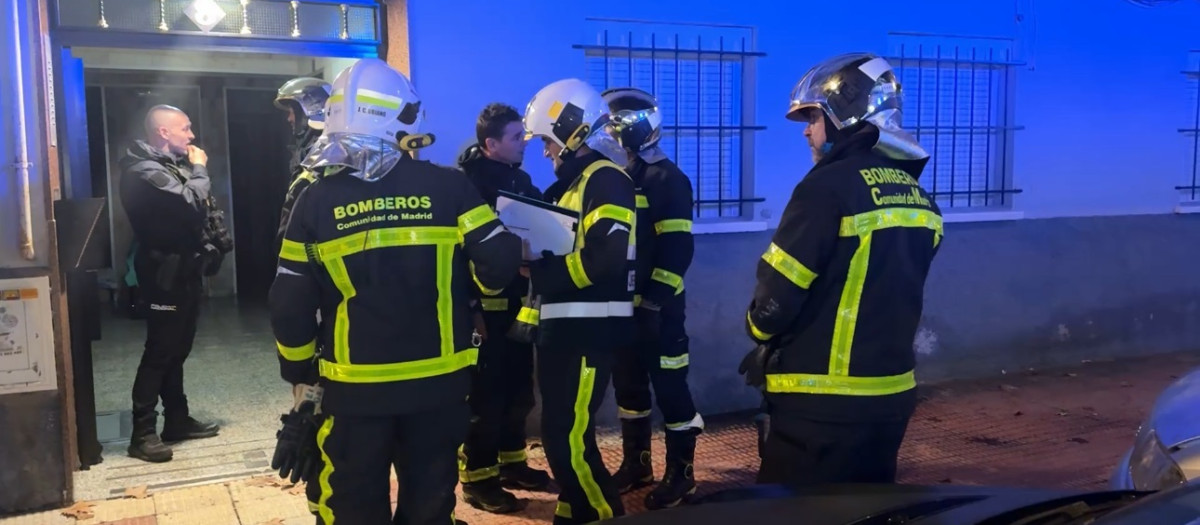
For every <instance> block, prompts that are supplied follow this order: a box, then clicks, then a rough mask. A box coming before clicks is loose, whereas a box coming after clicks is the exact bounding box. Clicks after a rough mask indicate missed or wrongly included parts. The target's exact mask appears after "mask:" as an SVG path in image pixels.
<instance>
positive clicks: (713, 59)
mask: <svg viewBox="0 0 1200 525" xmlns="http://www.w3.org/2000/svg"><path fill="white" fill-rule="evenodd" d="M588 22H589V30H590V31H589V32H590V33H592V34H595V35H596V41H595V42H594V43H592V44H580V45H576V46H575V48H576V49H581V50H583V51H584V56H585V61H586V67H587V81H588V82H589V83H590V84H591V85H592V86H593V87H595V88H596V89H598V90H600V91H604V90H605V89H608V88H614V87H635V88H638V89H643V90H645V91H647V92H649V93H651V94H653V95H654V96H655V97H656V98H657V99H658V103H659V110H660V111H662V114H663V127H662V139H661V141H660V142H659V146H660V147H661V148H662V149H663V151H664V152H665V153H666V154H667V156H668V157H670V158H671V160H673V161H674V162H675V163H676V164H677V165H678V166H679V168H680V169H681V170H683V172H684V173H686V174H687V175H688V177H689V178H690V179H691V181H692V189H693V191H694V192H695V194H694V196H693V198H694V199H695V211H694V216H695V217H696V218H742V217H748V216H749V215H750V206H749V203H752V202H761V201H762V200H763V199H761V198H753V197H748V195H752V192H753V180H752V177H751V176H748V171H749V169H748V167H747V166H748V165H749V162H748V160H749V157H750V156H751V152H752V150H751V148H752V143H753V141H752V139H751V137H750V134H751V133H753V132H754V131H757V130H762V129H765V128H763V127H762V126H754V125H752V120H753V111H752V110H750V109H749V107H748V105H747V102H748V100H749V99H748V98H747V96H746V93H747V91H749V90H752V89H753V82H752V80H751V78H750V77H751V76H752V72H753V67H752V65H751V60H752V59H753V58H755V57H759V56H763V53H759V52H755V51H754V50H753V46H754V34H753V29H752V28H747V27H735V26H711V25H693V24H669V23H661V24H660V23H650V22H628V21H616V20H599V19H590V20H589V21H588Z"/></svg>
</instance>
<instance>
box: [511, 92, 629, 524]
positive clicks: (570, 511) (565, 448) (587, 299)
mask: <svg viewBox="0 0 1200 525" xmlns="http://www.w3.org/2000/svg"><path fill="white" fill-rule="evenodd" d="M607 116H608V108H607V106H606V104H605V102H604V98H603V97H601V96H600V93H599V92H598V91H596V90H595V89H594V88H592V87H591V86H589V85H588V84H587V83H585V82H583V81H582V80H578V79H566V80H560V81H558V82H555V83H553V84H550V85H548V86H546V87H544V88H542V90H541V91H539V92H538V93H537V94H536V95H534V97H533V100H531V101H530V102H529V106H528V107H527V108H526V110H525V130H526V137H528V138H533V137H541V139H542V142H543V144H544V146H545V155H546V157H547V158H549V159H551V160H552V161H553V163H554V172H555V175H556V176H557V177H558V179H559V180H560V181H568V182H567V183H566V186H565V190H564V191H563V193H562V195H561V196H560V197H559V198H558V199H557V205H558V206H560V207H563V208H567V209H569V210H573V211H575V212H577V213H578V214H579V222H578V224H577V225H576V233H575V245H574V249H573V250H572V251H571V252H569V253H567V254H565V255H555V254H552V253H549V252H544V253H542V254H540V255H541V257H540V258H538V259H537V260H534V261H532V262H531V263H530V265H529V270H528V273H529V277H530V280H531V282H532V286H533V292H534V294H535V295H538V296H540V298H541V300H540V307H539V314H538V315H539V322H538V325H537V346H536V347H537V362H538V370H537V373H538V377H537V379H538V386H539V388H540V391H541V396H542V444H543V446H544V447H545V451H546V459H547V461H548V462H549V464H550V470H551V472H552V473H553V475H554V479H555V480H556V481H557V482H558V485H559V487H561V489H562V490H561V492H560V494H559V497H558V505H557V507H556V508H555V513H554V523H556V524H564V523H590V522H592V521H596V520H602V519H608V518H612V517H615V516H621V515H623V514H624V507H623V506H622V504H621V499H620V497H619V496H618V494H617V490H616V486H614V485H613V482H612V477H611V475H610V474H609V472H608V470H607V469H606V468H605V466H604V463H603V461H602V460H601V457H600V449H599V448H598V447H597V446H596V433H595V422H594V421H593V419H592V417H593V415H594V414H595V413H596V410H597V409H598V408H600V404H601V402H603V400H604V392H605V390H606V389H607V388H608V381H609V376H610V375H611V373H612V365H613V360H614V357H615V352H616V350H617V349H618V348H621V347H622V346H625V345H628V344H631V343H632V342H633V340H632V339H633V338H632V334H633V329H634V323H633V287H634V275H633V271H634V257H635V256H636V251H635V242H636V237H635V236H634V228H635V216H634V213H635V211H634V209H635V208H634V207H635V201H636V199H635V196H634V195H635V193H634V187H633V181H632V180H630V178H629V176H628V175H626V174H625V172H624V170H623V168H622V166H624V165H625V152H624V150H622V149H621V146H620V144H617V142H616V140H615V139H613V138H612V137H611V136H610V135H609V134H608V133H607V132H606V130H605V127H606V124H607ZM534 257H537V255H534Z"/></svg>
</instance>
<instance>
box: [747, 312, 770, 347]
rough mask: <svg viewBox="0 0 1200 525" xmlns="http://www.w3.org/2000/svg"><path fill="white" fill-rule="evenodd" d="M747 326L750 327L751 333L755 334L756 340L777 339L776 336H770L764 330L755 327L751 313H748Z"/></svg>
mask: <svg viewBox="0 0 1200 525" xmlns="http://www.w3.org/2000/svg"><path fill="white" fill-rule="evenodd" d="M746 325H747V326H749V327H750V333H751V334H754V337H755V338H756V339H759V340H762V341H766V340H768V339H770V338H772V337H775V334H768V333H766V332H764V331H762V330H759V329H758V327H757V326H754V320H753V319H751V318H750V312H746Z"/></svg>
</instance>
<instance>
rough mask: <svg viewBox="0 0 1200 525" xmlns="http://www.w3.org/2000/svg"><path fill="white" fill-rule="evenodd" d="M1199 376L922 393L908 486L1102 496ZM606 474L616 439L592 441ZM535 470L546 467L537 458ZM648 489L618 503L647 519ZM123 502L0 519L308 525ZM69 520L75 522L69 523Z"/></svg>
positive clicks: (753, 462) (728, 425) (1159, 362)
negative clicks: (1097, 492) (1158, 403)
mask: <svg viewBox="0 0 1200 525" xmlns="http://www.w3.org/2000/svg"><path fill="white" fill-rule="evenodd" d="M1195 366H1200V355H1198V354H1176V355H1167V356H1157V357H1153V358H1144V359H1135V360H1121V361H1111V362H1096V363H1082V364H1080V365H1078V366H1075V367H1072V368H1070V369H1059V370H1045V371H1030V370H1026V371H1009V373H1008V374H1006V375H1004V376H1002V377H999V378H994V379H989V380H983V381H972V382H957V383H949V384H943V385H938V386H934V387H925V388H923V390H922V398H923V401H922V403H921V405H920V407H919V409H918V411H917V414H916V416H915V417H914V418H913V421H912V424H911V425H910V427H909V432H908V435H907V438H906V440H905V443H904V447H903V448H902V450H901V457H900V461H901V466H900V477H901V480H902V481H903V482H907V483H959V484H998V485H1010V486H1020V485H1030V484H1034V485H1036V486H1045V487H1080V488H1100V487H1103V486H1104V484H1105V483H1106V481H1107V479H1108V476H1109V473H1110V472H1111V470H1112V468H1113V466H1114V465H1115V463H1116V461H1117V460H1118V459H1119V458H1120V456H1121V454H1122V453H1123V452H1124V451H1125V449H1126V448H1127V447H1128V446H1129V445H1130V443H1131V441H1132V438H1133V435H1134V432H1135V431H1136V429H1137V426H1138V424H1139V423H1140V421H1141V420H1142V418H1143V417H1144V416H1145V414H1146V413H1147V412H1148V410H1149V409H1150V407H1151V405H1152V403H1153V402H1154V399H1155V397H1156V396H1157V395H1158V393H1159V392H1160V391H1161V390H1162V389H1163V388H1164V387H1166V386H1167V385H1168V384H1169V383H1170V382H1171V381H1172V380H1173V379H1175V378H1177V377H1179V376H1180V375H1182V374H1184V373H1186V372H1187V371H1188V370H1190V369H1191V368H1192V367H1195ZM600 442H601V446H602V448H603V452H604V458H605V461H606V463H608V465H609V467H610V468H611V469H615V468H616V467H617V465H618V464H619V463H620V459H621V458H620V440H619V437H618V436H615V435H612V434H605V435H602V436H601V438H600ZM654 452H655V467H656V473H657V474H658V475H661V473H662V465H663V442H662V436H661V435H658V436H656V439H655V442H654ZM696 454H697V466H696V477H697V479H698V483H699V485H700V492H701V493H711V492H714V491H718V490H721V489H724V488H730V487H735V486H741V485H747V484H750V483H752V481H753V479H754V475H755V472H756V471H757V467H758V464H757V463H758V457H757V454H756V447H755V432H754V427H753V426H752V425H751V424H749V418H748V417H747V416H744V415H742V416H725V417H714V418H712V420H711V421H710V424H709V430H708V432H706V433H705V434H704V435H703V436H701V438H700V441H699V444H698V449H697V453H696ZM530 457H531V461H532V462H533V463H534V464H535V465H536V466H538V467H541V468H544V466H545V463H544V460H543V457H542V454H541V450H540V448H538V447H537V446H536V445H535V446H534V447H533V449H532V450H531V451H530ZM649 490H650V489H649V488H647V489H643V490H641V491H638V492H635V493H633V494H630V495H628V496H627V497H626V498H625V505H626V509H627V510H628V511H629V512H631V513H632V512H644V511H645V509H644V507H643V505H642V499H643V497H644V496H645V494H646V492H648V491H649ZM128 492H129V495H127V496H126V497H124V498H121V499H112V500H105V501H96V502H84V503H81V504H77V505H76V506H75V507H73V508H72V509H60V510H55V511H48V512H42V513H37V514H31V515H26V516H18V517H13V518H8V519H0V524H3V525H16V524H23V525H24V524H28V525H41V524H55V525H62V524H73V525H85V524H86V525H96V524H105V525H115V524H121V525H156V524H157V525H191V524H196V525H199V524H204V525H301V524H304V525H310V524H311V523H312V522H313V519H312V517H311V516H310V515H309V514H308V511H307V509H306V505H305V502H304V497H303V492H302V487H291V486H288V485H286V484H282V483H278V482H277V480H276V479H275V478H272V477H263V478H252V479H244V480H238V481H233V482H228V483H223V484H212V485H204V486H197V487H187V488H179V489H172V490H166V491H163V492H154V491H152V490H149V491H146V493H145V494H143V488H142V487H130V488H129V490H128ZM518 494H519V495H520V496H522V497H527V498H530V499H531V502H530V505H529V507H528V508H527V509H525V510H524V511H523V512H521V513H520V514H514V515H508V516H496V515H488V514H484V513H480V512H478V511H476V510H475V509H472V508H471V507H469V506H468V505H466V504H465V503H461V502H460V503H459V505H458V517H459V518H460V519H463V520H465V521H467V522H468V523H471V524H472V525H482V524H518V523H548V522H549V521H550V519H551V515H552V514H553V510H554V496H553V495H550V494H535V493H518ZM68 514H70V515H74V516H76V517H69V516H68Z"/></svg>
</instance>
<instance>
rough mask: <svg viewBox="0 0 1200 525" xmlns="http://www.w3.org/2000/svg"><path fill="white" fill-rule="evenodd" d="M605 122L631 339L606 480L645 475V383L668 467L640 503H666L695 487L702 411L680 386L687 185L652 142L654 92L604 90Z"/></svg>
mask: <svg viewBox="0 0 1200 525" xmlns="http://www.w3.org/2000/svg"><path fill="white" fill-rule="evenodd" d="M602 95H603V96H604V98H605V100H606V101H607V102H608V108H609V110H610V111H611V113H612V115H611V117H610V121H611V124H610V129H611V130H612V132H614V133H615V136H616V137H617V138H618V140H619V141H620V142H621V146H623V147H624V148H625V150H626V152H627V153H628V155H629V164H628V165H627V170H628V173H629V175H630V177H632V178H633V182H634V185H635V186H636V187H637V191H638V194H637V223H638V224H637V231H636V232H635V233H636V235H637V247H638V252H637V295H635V296H634V307H635V308H634V314H633V317H634V319H635V320H636V321H637V325H638V326H637V330H638V337H637V341H636V342H635V343H634V344H633V345H631V346H628V347H624V348H622V349H621V351H620V353H618V354H617V363H616V367H615V368H614V369H613V386H614V387H615V389H616V394H617V407H618V412H619V416H620V419H621V438H622V441H623V446H622V449H623V451H624V459H623V461H622V462H621V467H620V469H618V470H617V472H616V474H614V475H613V478H614V479H615V480H616V484H617V489H618V490H620V491H621V492H622V493H624V492H627V491H630V490H633V489H636V488H639V487H643V486H646V485H649V484H651V483H653V481H654V471H653V468H652V465H651V462H650V434H651V430H650V409H651V407H650V399H651V396H650V384H651V383H653V384H654V394H655V396H656V398H657V401H658V407H659V409H660V410H661V411H662V413H663V418H664V420H665V423H666V441H667V467H666V471H665V473H664V474H663V480H662V483H660V484H659V485H658V487H655V489H654V490H652V491H651V492H650V493H649V494H647V495H646V508H649V509H660V508H664V507H673V506H675V505H678V504H679V503H680V502H682V501H683V500H684V499H685V498H688V497H690V496H691V495H692V494H694V493H695V492H696V481H695V478H694V476H693V469H692V461H693V456H695V451H696V436H697V435H699V434H700V433H701V432H702V431H703V429H704V419H703V418H702V417H700V414H699V413H697V412H696V406H695V405H694V404H693V403H692V393H691V391H690V390H689V389H688V384H687V370H688V336H687V332H686V330H685V329H684V304H685V295H684V292H683V276H684V274H685V273H686V272H687V269H688V266H690V265H691V263H692V254H693V252H694V244H693V242H692V183H691V181H689V180H688V178H687V175H684V174H683V172H682V171H680V170H679V167H678V166H676V165H675V163H674V162H671V161H670V160H669V159H668V158H667V156H666V154H665V153H663V151H662V149H660V148H659V147H658V141H659V139H660V138H661V133H662V113H661V112H660V111H659V109H658V101H657V100H655V99H654V96H653V95H651V94H649V93H647V92H645V91H642V90H640V89H635V88H616V89H610V90H608V91H606V92H604V93H603V94H602Z"/></svg>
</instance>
